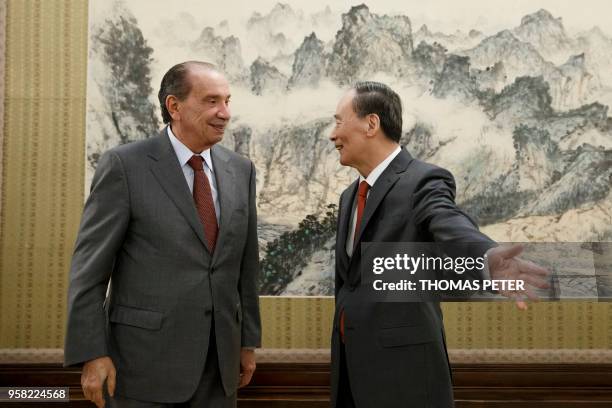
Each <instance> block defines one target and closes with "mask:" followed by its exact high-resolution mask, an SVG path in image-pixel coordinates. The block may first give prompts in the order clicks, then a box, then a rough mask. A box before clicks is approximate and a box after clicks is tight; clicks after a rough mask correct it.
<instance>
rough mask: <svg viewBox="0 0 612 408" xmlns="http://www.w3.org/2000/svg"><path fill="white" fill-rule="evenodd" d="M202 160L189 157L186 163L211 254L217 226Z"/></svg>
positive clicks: (217, 229) (197, 157) (198, 157)
mask: <svg viewBox="0 0 612 408" xmlns="http://www.w3.org/2000/svg"><path fill="white" fill-rule="evenodd" d="M203 161H204V159H203V158H202V156H196V155H193V156H191V159H189V161H188V162H187V164H189V165H190V166H191V168H192V169H193V199H194V201H195V205H196V208H197V210H198V215H199V216H200V221H201V222H202V225H203V226H204V235H206V239H207V241H208V249H210V252H211V253H213V252H214V251H215V245H216V243H217V234H218V232H219V226H218V224H217V216H216V214H215V203H214V202H213V198H212V191H211V189H210V183H209V182H208V177H206V173H205V172H204V163H203Z"/></svg>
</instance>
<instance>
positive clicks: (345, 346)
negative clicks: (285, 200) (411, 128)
mask: <svg viewBox="0 0 612 408" xmlns="http://www.w3.org/2000/svg"><path fill="white" fill-rule="evenodd" d="M334 116H335V119H336V127H335V128H334V130H333V132H332V134H331V136H330V139H331V140H332V142H333V143H334V144H335V146H336V149H337V150H338V152H339V154H340V163H341V164H342V165H344V166H351V167H354V168H355V169H356V170H357V171H358V172H359V174H360V176H359V179H358V180H356V181H355V182H354V183H353V184H351V185H350V186H349V187H348V188H347V189H346V190H345V191H344V192H343V193H342V195H341V197H340V204H339V213H338V229H337V240H336V287H335V298H336V313H335V316H334V330H333V332H332V350H331V352H332V406H333V407H338V408H340V407H342V408H345V407H357V408H371V407H376V408H395V407H397V408H400V407H401V408H405V407H410V408H417V407H444V408H446V407H452V406H453V395H452V385H451V370H450V365H449V362H448V356H447V353H446V345H445V340H444V329H443V323H442V312H441V309H440V305H439V303H438V302H403V303H398V302H395V303H392V302H389V303H383V302H372V301H371V296H370V292H368V291H369V288H367V287H366V286H365V285H362V284H361V283H362V282H361V271H360V266H361V260H362V254H361V246H360V243H362V242H436V243H439V244H447V245H449V244H452V243H471V244H470V245H468V246H466V248H468V249H469V252H470V253H466V254H465V255H466V256H471V257H474V258H476V257H481V256H483V255H484V254H485V252H486V255H487V256H488V260H489V264H488V272H489V273H490V274H491V278H494V279H501V278H503V279H524V280H525V281H526V282H527V283H529V284H531V285H534V286H538V287H546V286H547V284H546V282H545V280H544V279H543V277H544V276H545V275H546V273H547V271H546V270H544V269H543V268H540V267H537V266H536V265H533V264H531V263H529V262H526V261H523V260H521V259H519V258H515V256H516V255H518V254H519V253H520V251H521V247H520V246H510V247H497V246H496V244H495V243H494V242H493V241H492V240H490V239H489V238H488V237H486V236H485V235H483V234H481V233H480V232H479V231H478V228H477V226H476V224H475V223H474V222H473V221H472V220H471V219H470V218H469V217H468V216H467V215H466V214H465V213H463V212H462V211H461V210H460V209H459V208H457V206H456V205H455V201H454V199H455V182H454V179H453V177H452V175H451V174H450V173H449V172H448V171H446V170H444V169H442V168H439V167H436V166H434V165H431V164H427V163H424V162H422V161H420V160H417V159H414V158H413V157H411V156H410V154H409V153H408V152H407V151H406V150H403V149H402V148H401V147H400V145H399V140H400V137H401V132H402V108H401V101H400V98H399V96H398V95H397V94H396V93H395V92H394V91H393V90H391V89H390V88H389V87H388V86H386V85H384V84H381V83H376V82H361V83H357V84H356V85H355V86H354V87H353V88H352V89H351V90H350V91H349V92H348V93H347V94H346V95H345V96H344V97H343V98H342V99H341V100H340V102H339V103H338V107H337V110H336V114H335V115H334ZM505 294H506V295H508V296H523V295H526V296H528V297H534V294H533V292H532V291H531V289H529V288H528V289H526V291H524V292H520V293H505ZM521 299H522V298H521ZM521 299H519V301H518V305H519V307H520V308H524V307H526V305H525V303H524V302H523V301H522V300H521Z"/></svg>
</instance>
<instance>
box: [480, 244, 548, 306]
mask: <svg viewBox="0 0 612 408" xmlns="http://www.w3.org/2000/svg"><path fill="white" fill-rule="evenodd" d="M521 252H523V246H522V245H518V244H516V245H504V246H498V247H495V248H492V249H490V250H489V251H488V252H487V258H488V260H489V273H490V275H491V279H507V280H522V281H524V282H525V284H526V285H525V290H523V291H500V292H499V293H500V294H501V295H503V296H506V297H509V298H512V299H515V300H516V306H517V307H518V308H519V309H520V310H527V303H526V302H525V301H524V300H523V299H525V297H527V298H529V299H531V300H533V301H537V300H538V296H537V295H536V294H535V293H534V292H533V290H532V289H531V287H536V288H541V289H547V288H549V287H550V285H549V284H548V281H547V278H548V276H549V275H550V271H549V270H548V269H546V268H543V267H541V266H538V265H536V264H534V263H533V262H529V261H526V260H524V259H520V258H518V255H520V253H521ZM530 286H531V287H530Z"/></svg>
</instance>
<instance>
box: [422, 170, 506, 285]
mask: <svg viewBox="0 0 612 408" xmlns="http://www.w3.org/2000/svg"><path fill="white" fill-rule="evenodd" d="M413 205H414V207H413V210H414V213H415V220H416V223H417V225H418V227H419V228H420V229H421V230H422V231H423V232H424V234H425V235H428V236H429V237H430V238H431V239H432V240H433V241H434V242H436V243H438V244H440V247H441V248H442V249H443V250H444V251H445V252H447V253H448V255H450V256H457V257H458V256H470V257H473V258H476V257H482V256H483V255H484V254H485V252H486V251H487V250H488V249H490V248H492V247H494V246H496V245H497V244H496V243H495V241H493V240H491V239H490V238H489V237H487V236H486V235H485V234H483V233H481V232H480V231H479V230H478V226H477V225H476V222H475V221H474V220H473V219H472V218H471V217H469V216H468V215H467V214H466V213H464V212H463V211H462V210H461V209H459V207H457V205H456V204H455V180H454V178H453V176H452V175H451V173H450V172H448V171H447V170H444V169H441V168H432V169H431V170H428V171H427V172H426V174H425V175H424V177H423V178H422V180H421V182H420V183H419V185H418V186H417V188H416V190H415V193H414V196H413ZM445 244H446V245H445ZM477 272H478V276H476V277H477V278H480V277H481V276H482V271H477Z"/></svg>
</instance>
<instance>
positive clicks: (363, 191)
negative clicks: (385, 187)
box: [340, 180, 370, 343]
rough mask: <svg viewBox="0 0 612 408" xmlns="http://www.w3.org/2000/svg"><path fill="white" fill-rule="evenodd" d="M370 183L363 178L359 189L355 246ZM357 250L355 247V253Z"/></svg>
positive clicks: (341, 315) (341, 316) (341, 326)
mask: <svg viewBox="0 0 612 408" xmlns="http://www.w3.org/2000/svg"><path fill="white" fill-rule="evenodd" d="M369 189H370V185H369V184H368V183H367V182H366V181H365V180H363V181H362V182H361V183H359V189H358V190H357V223H356V224H355V231H354V232H353V248H355V247H356V246H357V238H358V237H359V228H361V219H362V218H363V209H364V208H365V204H366V199H367V198H368V190H369ZM354 253H355V250H354V249H353V254H354ZM340 338H341V339H342V342H343V343H344V309H342V311H341V312H340Z"/></svg>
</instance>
